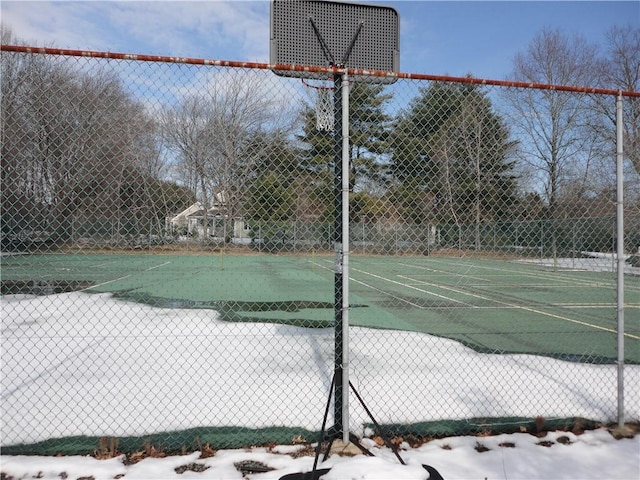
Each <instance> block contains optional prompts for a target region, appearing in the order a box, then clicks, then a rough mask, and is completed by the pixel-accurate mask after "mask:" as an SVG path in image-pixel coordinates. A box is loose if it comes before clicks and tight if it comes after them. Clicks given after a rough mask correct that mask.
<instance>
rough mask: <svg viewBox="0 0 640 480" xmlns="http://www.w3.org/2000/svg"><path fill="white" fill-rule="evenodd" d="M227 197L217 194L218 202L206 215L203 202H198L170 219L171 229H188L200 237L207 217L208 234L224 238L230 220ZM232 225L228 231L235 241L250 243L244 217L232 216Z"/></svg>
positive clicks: (216, 237)
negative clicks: (227, 212)
mask: <svg viewBox="0 0 640 480" xmlns="http://www.w3.org/2000/svg"><path fill="white" fill-rule="evenodd" d="M224 200H225V198H224V195H223V194H218V195H216V202H215V203H214V204H213V206H212V207H210V208H209V209H208V210H207V212H206V215H205V209H204V206H203V205H202V203H201V202H196V203H194V204H193V205H191V206H189V207H188V208H187V209H185V210H184V211H182V212H180V213H179V214H177V215H176V216H175V217H172V218H170V219H169V221H168V223H169V227H170V228H171V231H173V232H176V231H179V230H186V232H188V234H190V235H197V236H198V237H199V238H204V236H205V225H204V223H205V217H206V223H207V227H206V235H207V236H208V237H209V238H211V239H220V240H223V239H224V236H225V223H227V222H229V218H228V216H227V214H226V212H225V201H224ZM230 220H231V225H229V224H228V223H227V232H229V233H230V234H231V241H232V242H233V243H239V244H244V243H249V242H250V241H251V237H250V236H249V228H248V227H247V225H246V223H245V221H244V219H242V218H232V219H230Z"/></svg>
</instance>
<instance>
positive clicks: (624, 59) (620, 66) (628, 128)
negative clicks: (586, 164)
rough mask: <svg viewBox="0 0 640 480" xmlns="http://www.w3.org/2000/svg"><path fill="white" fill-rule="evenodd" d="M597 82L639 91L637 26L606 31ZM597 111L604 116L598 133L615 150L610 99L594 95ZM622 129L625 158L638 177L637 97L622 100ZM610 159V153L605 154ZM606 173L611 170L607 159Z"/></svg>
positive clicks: (639, 125) (639, 105) (639, 106)
mask: <svg viewBox="0 0 640 480" xmlns="http://www.w3.org/2000/svg"><path fill="white" fill-rule="evenodd" d="M598 75H599V80H600V85H601V86H602V87H603V88H609V89H616V90H624V91H632V92H638V91H640V28H638V27H633V26H631V25H628V26H625V27H620V26H613V27H612V28H611V29H610V30H609V31H608V33H607V44H606V50H605V52H604V57H603V58H602V60H601V61H600V64H599V68H598ZM596 105H597V107H598V109H597V110H598V112H599V113H600V114H601V115H603V118H606V121H605V122H603V123H602V122H601V123H600V124H597V126H598V127H599V132H598V133H599V135H600V136H601V137H602V139H603V141H604V142H605V143H606V145H607V146H608V149H609V152H611V151H615V123H616V112H615V107H614V106H613V102H612V100H611V99H610V98H601V97H598V98H596ZM623 106H624V113H623V128H624V152H625V158H626V159H627V160H628V161H629V163H630V166H631V168H632V170H633V172H635V175H636V176H640V99H639V98H633V97H628V98H625V99H624V104H623ZM609 158H611V155H609ZM609 165H610V168H609V169H608V172H609V173H610V174H611V173H612V172H614V171H615V168H614V167H613V165H612V162H609Z"/></svg>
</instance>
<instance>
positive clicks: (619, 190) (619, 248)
mask: <svg viewBox="0 0 640 480" xmlns="http://www.w3.org/2000/svg"><path fill="white" fill-rule="evenodd" d="M622 141H623V135H622V93H620V94H619V95H618V98H617V99H616V225H617V235H616V238H617V242H616V256H617V259H618V266H617V317H618V425H619V426H620V427H622V426H623V425H624V173H623V171H624V169H623V162H624V155H623V149H622Z"/></svg>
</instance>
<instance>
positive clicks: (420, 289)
mask: <svg viewBox="0 0 640 480" xmlns="http://www.w3.org/2000/svg"><path fill="white" fill-rule="evenodd" d="M351 270H352V271H355V272H359V273H363V274H365V275H369V276H372V277H373V278H377V279H378V280H384V281H385V282H389V283H394V284H396V285H400V286H401V287H405V288H410V289H412V290H417V291H418V292H420V293H426V294H427V295H431V296H433V297H438V298H441V299H443V300H446V301H448V302H453V303H459V304H461V305H465V306H467V307H470V308H474V307H475V306H474V305H471V304H470V303H467V302H463V301H461V300H456V299H455V298H451V297H446V296H444V295H440V294H438V293H434V292H430V291H429V290H424V289H423V288H418V287H414V286H413V285H411V284H409V283H403V282H398V281H396V280H391V279H390V278H386V277H381V276H380V275H376V274H374V273H370V272H365V271H364V270H360V269H358V268H353V267H352V268H351ZM398 277H400V278H407V277H403V276H402V275H398ZM349 278H351V277H349ZM407 279H408V280H413V279H412V278H407ZM419 283H421V284H423V285H424V284H426V285H429V286H434V287H437V288H443V287H440V286H439V285H432V284H429V283H426V282H419ZM443 290H450V289H448V288H443ZM454 291H455V290H454Z"/></svg>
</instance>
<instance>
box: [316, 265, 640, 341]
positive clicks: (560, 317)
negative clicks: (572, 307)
mask: <svg viewBox="0 0 640 480" xmlns="http://www.w3.org/2000/svg"><path fill="white" fill-rule="evenodd" d="M327 262H330V260H327ZM319 266H320V267H322V268H326V269H327V270H331V269H330V268H328V267H324V266H322V265H319ZM412 266H413V265H412ZM351 270H352V271H357V272H359V273H363V274H365V275H370V276H372V277H374V278H377V279H379V280H384V281H386V282H389V283H393V284H396V285H400V286H403V287H407V288H411V289H413V290H417V291H420V292H423V293H427V294H429V295H433V296H436V297H439V298H443V299H447V300H449V301H452V302H455V303H460V304H462V305H465V306H467V307H470V308H477V307H475V306H474V305H471V304H469V303H466V302H461V301H458V300H455V299H452V298H449V297H445V296H444V295H438V294H436V293H433V292H429V291H428V290H424V289H421V288H418V287H414V286H412V285H410V284H407V283H402V282H398V281H396V280H392V279H390V278H386V277H382V276H380V275H376V274H373V273H370V272H365V271H364V270H361V269H356V268H353V267H352V268H351ZM398 277H400V278H405V279H407V280H412V281H418V282H420V281H419V280H415V279H412V278H410V277H405V276H403V275H398ZM349 279H350V280H354V279H352V278H351V277H349ZM420 283H422V284H426V285H429V286H433V287H436V288H441V289H443V290H450V291H452V292H456V293H460V294H462V295H466V296H470V297H475V298H478V299H481V300H487V301H490V302H494V303H497V304H499V305H503V306H505V307H508V308H510V309H515V310H523V311H526V312H530V313H535V314H538V315H542V316H545V317H551V318H555V319H557V320H563V321H566V322H570V323H575V324H578V325H582V326H586V327H590V328H593V329H595V330H602V331H605V332H608V333H614V334H617V333H618V332H617V331H616V330H613V329H610V328H606V327H601V326H600V325H594V324H591V323H588V322H583V321H581V320H575V319H573V318H569V317H565V316H562V315H556V314H553V313H548V312H543V311H541V310H538V309H535V308H531V307H525V306H522V305H516V304H513V303H508V302H504V301H501V300H496V299H493V298H489V297H485V296H483V295H478V294H475V293H470V292H465V291H461V290H457V289H455V288H451V287H444V286H442V285H435V284H429V283H428V282H420ZM494 308H499V307H494ZM624 336H625V337H628V338H632V339H634V340H640V336H637V335H632V334H630V333H625V334H624Z"/></svg>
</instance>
